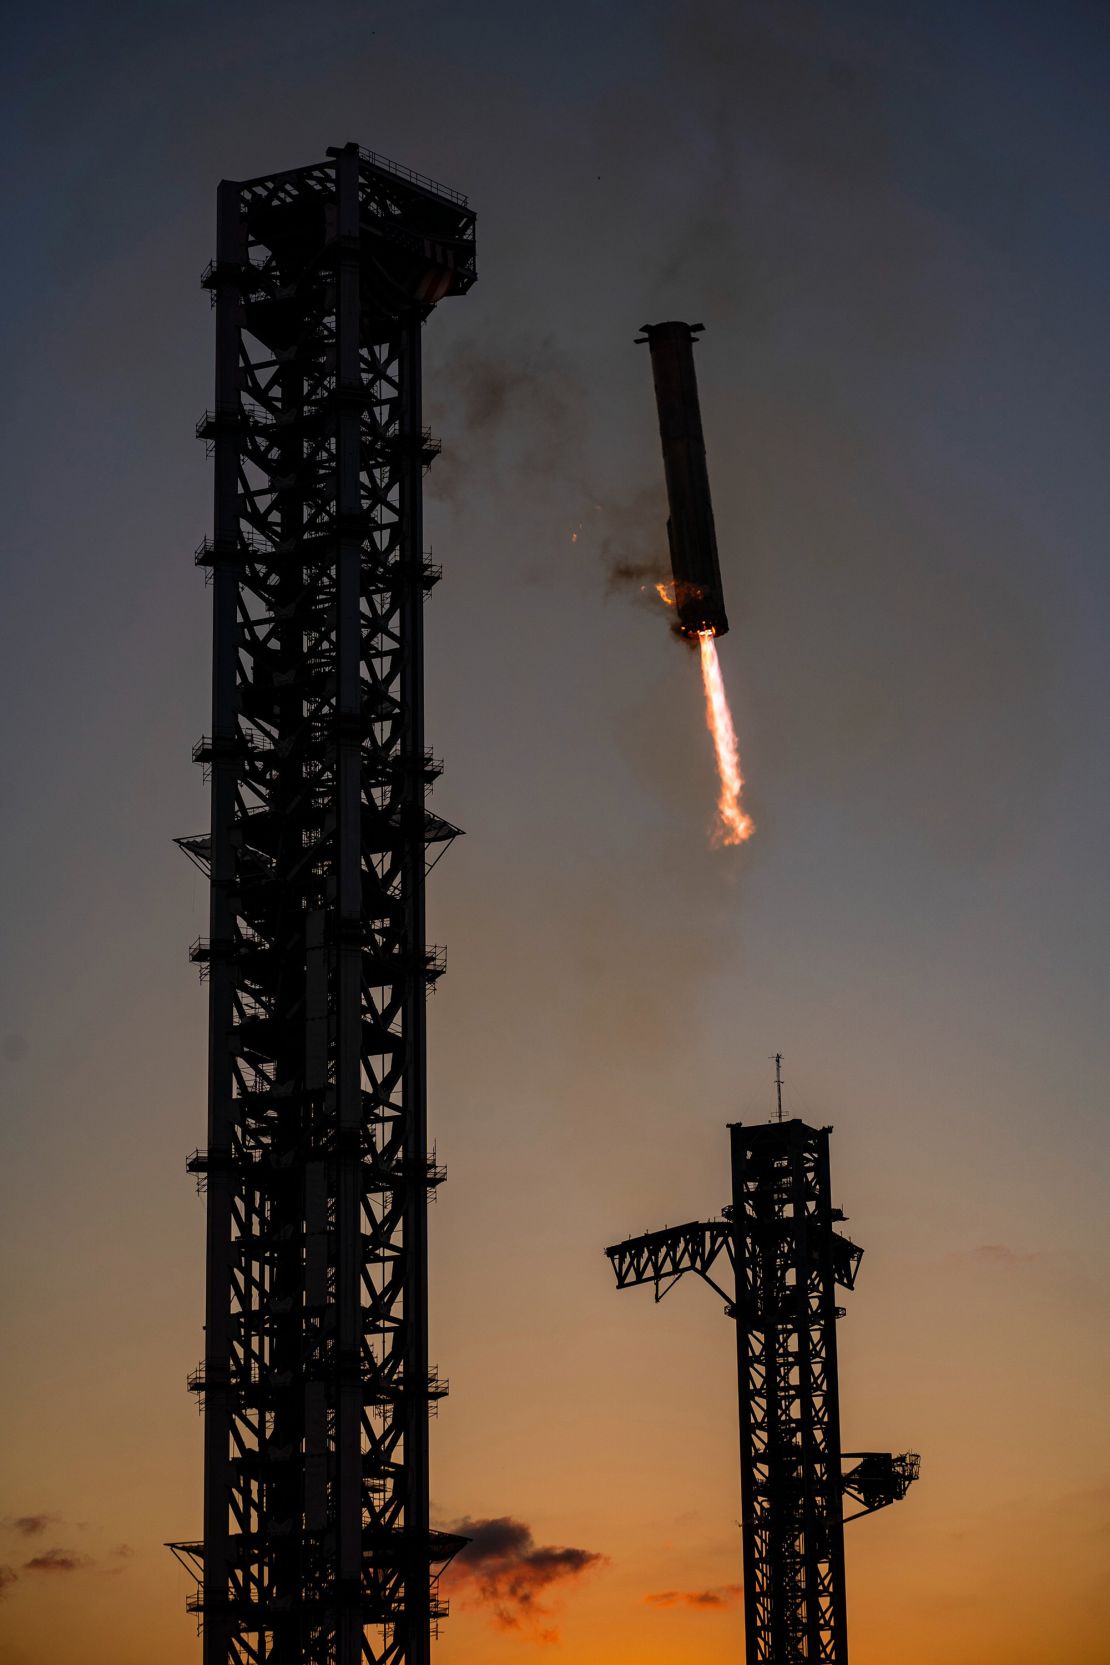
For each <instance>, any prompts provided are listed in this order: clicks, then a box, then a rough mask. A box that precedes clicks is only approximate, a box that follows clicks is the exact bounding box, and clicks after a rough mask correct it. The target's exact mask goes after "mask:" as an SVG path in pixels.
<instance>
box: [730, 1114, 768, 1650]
mask: <svg viewBox="0 0 1110 1665" xmlns="http://www.w3.org/2000/svg"><path fill="white" fill-rule="evenodd" d="M742 1131H743V1130H742V1128H741V1127H740V1126H739V1124H736V1123H733V1124H730V1126H729V1154H730V1157H731V1168H732V1214H731V1227H732V1266H733V1274H734V1281H735V1290H736V1294H735V1299H734V1301H733V1307H732V1314H731V1316H732V1317H733V1318H734V1319H735V1321H736V1379H737V1381H738V1382H739V1384H740V1394H739V1420H740V1517H741V1531H740V1553H741V1565H742V1567H743V1575H744V1657H745V1659H746V1660H747V1661H749V1665H754V1661H756V1660H757V1659H758V1658H759V1652H758V1626H757V1606H756V1591H757V1588H758V1582H757V1581H758V1562H757V1558H756V1548H755V1544H756V1508H757V1502H756V1495H755V1473H754V1468H753V1464H752V1452H753V1451H754V1449H755V1428H754V1423H753V1417H752V1395H751V1393H750V1392H749V1390H748V1389H749V1383H750V1382H751V1381H752V1379H753V1377H754V1376H757V1375H758V1373H759V1371H760V1369H762V1370H763V1371H766V1368H767V1365H766V1349H765V1348H764V1350H763V1354H762V1357H759V1356H758V1355H753V1351H752V1349H753V1342H754V1335H755V1334H758V1332H754V1333H753V1330H752V1327H751V1321H750V1318H748V1317H747V1316H746V1315H747V1313H748V1311H749V1307H750V1296H749V1283H750V1276H749V1271H748V1258H749V1257H748V1231H747V1211H746V1208H745V1204H744V1146H743V1143H742V1140H741V1133H742Z"/></svg>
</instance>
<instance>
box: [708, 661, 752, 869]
mask: <svg viewBox="0 0 1110 1665" xmlns="http://www.w3.org/2000/svg"><path fill="white" fill-rule="evenodd" d="M698 646H699V648H700V649H701V679H702V683H703V685H704V687H705V720H706V722H707V723H708V724H709V732H710V734H711V735H712V736H713V748H714V750H715V751H716V753H717V774H718V776H719V777H720V782H721V790H720V793H719V794H718V797H717V825H716V826H715V828H714V829H713V831H714V843H716V844H742V843H743V842H744V840H745V839H746V838H750V837H751V836H752V833H753V832H754V831H755V823H754V822H753V820H752V818H751V816H750V815H746V814H745V812H744V811H743V810H742V809H741V808H740V793H741V792H742V791H743V788H744V777H743V775H741V773H740V748H739V746H738V745H737V743H736V730H735V728H733V726H732V712H731V711H730V710H729V708H728V696H727V694H726V693H725V683H724V678H723V677H722V675H721V664H720V660H719V659H718V658H717V644H716V642H715V641H714V640H713V632H712V631H711V630H699V631H698Z"/></svg>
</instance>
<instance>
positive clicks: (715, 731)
mask: <svg viewBox="0 0 1110 1665" xmlns="http://www.w3.org/2000/svg"><path fill="white" fill-rule="evenodd" d="M701 328H702V326H701V325H700V324H684V323H679V322H677V321H671V322H669V323H665V324H645V325H644V326H643V334H642V335H641V336H639V337H637V339H638V340H640V341H646V343H647V345H648V347H649V348H650V350H651V367H652V375H653V378H654V381H655V402H656V406H657V408H658V411H659V437H660V439H661V440H662V444H663V470H664V473H665V475H666V481H667V506H668V508H669V510H670V514H669V517H668V520H667V541H668V543H669V544H670V550H671V572H672V574H673V582H672V583H670V584H657V585H656V589H657V591H658V592H659V595H660V596H661V597H662V599H663V600H664V601H665V602H666V603H667V606H668V607H673V608H674V609H675V613H676V623H675V630H676V631H677V632H678V634H679V635H680V636H683V637H685V639H686V640H687V641H688V642H691V643H693V642H697V644H698V651H699V653H700V655H701V676H702V684H703V686H704V689H705V717H706V722H707V723H708V724H709V732H710V734H711V735H712V736H713V747H714V750H715V752H716V755H717V774H718V776H719V778H720V792H719V795H718V798H717V824H716V827H715V829H714V840H713V841H714V843H716V844H742V843H743V842H744V840H745V839H746V838H750V837H751V835H752V833H753V832H754V831H755V826H754V823H753V822H752V819H751V816H750V815H747V814H746V813H745V812H744V810H743V809H741V807H740V794H741V791H742V790H743V786H744V780H743V776H742V775H741V773H740V750H739V747H738V745H737V743H736V729H735V727H734V725H733V721H732V712H731V711H730V710H729V706H728V696H727V695H726V693H725V685H724V679H723V678H722V676H721V666H720V662H719V661H718V658H717V644H716V641H715V638H716V637H717V636H723V635H724V634H725V632H726V631H727V630H728V618H727V616H726V614H725V603H724V596H723V594H722V590H721V568H720V562H719V561H718V558H717V534H716V531H715V529H714V525H713V505H712V502H711V501H710V496H709V474H708V470H707V468H706V462H705V441H704V439H703V437H702V427H701V409H700V407H699V404H698V384H697V378H696V375H695V372H694V341H695V338H696V336H697V335H698V333H699V332H700V330H701Z"/></svg>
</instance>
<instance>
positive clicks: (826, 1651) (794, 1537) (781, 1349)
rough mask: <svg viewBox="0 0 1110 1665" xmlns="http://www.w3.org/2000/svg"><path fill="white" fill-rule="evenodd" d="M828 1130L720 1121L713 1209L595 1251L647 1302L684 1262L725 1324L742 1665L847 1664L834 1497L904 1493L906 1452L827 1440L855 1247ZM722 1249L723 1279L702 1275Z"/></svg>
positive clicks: (838, 1504)
mask: <svg viewBox="0 0 1110 1665" xmlns="http://www.w3.org/2000/svg"><path fill="white" fill-rule="evenodd" d="M780 1102H781V1099H780ZM830 1131H831V1130H830V1129H829V1128H827V1127H826V1128H813V1127H807V1126H806V1124H805V1123H804V1122H801V1121H774V1122H769V1123H764V1124H756V1125H752V1126H747V1127H745V1126H741V1125H739V1124H736V1125H734V1126H732V1127H731V1129H730V1132H731V1137H732V1203H731V1205H730V1206H729V1207H727V1208H725V1209H724V1210H723V1213H722V1217H721V1218H720V1219H716V1220H709V1221H692V1222H690V1223H689V1224H687V1225H684V1226H674V1227H669V1228H667V1229H666V1230H664V1231H658V1232H650V1233H648V1234H647V1235H646V1236H643V1237H637V1238H630V1239H628V1240H627V1241H626V1242H624V1243H619V1244H616V1245H615V1246H614V1247H613V1248H610V1249H607V1250H606V1251H605V1252H606V1254H607V1255H608V1256H609V1259H610V1260H611V1262H612V1264H613V1270H614V1272H615V1273H616V1278H617V1287H618V1288H619V1289H626V1288H629V1287H631V1286H632V1285H634V1284H642V1283H651V1284H653V1285H654V1288H655V1298H656V1300H657V1301H659V1300H661V1299H662V1298H663V1296H664V1295H665V1294H666V1293H667V1291H668V1289H670V1287H671V1285H672V1284H673V1282H674V1281H675V1279H677V1278H679V1277H681V1276H682V1274H683V1273H685V1272H695V1273H697V1274H698V1276H699V1277H701V1278H703V1279H704V1280H705V1282H706V1283H708V1284H709V1285H710V1287H711V1288H713V1289H714V1290H716V1292H717V1293H718V1294H719V1295H721V1296H722V1297H723V1299H724V1301H725V1311H726V1313H727V1315H728V1316H729V1317H730V1318H732V1319H734V1320H735V1322H736V1354H737V1366H738V1376H739V1390H740V1493H741V1508H742V1514H743V1519H742V1523H741V1536H742V1547H743V1566H744V1633H745V1651H746V1657H747V1660H748V1665H757V1662H758V1665H763V1662H767V1665H813V1662H816V1661H821V1662H828V1665H847V1660H848V1633H847V1613H846V1601H845V1589H844V1521H845V1515H844V1506H845V1499H846V1498H849V1499H851V1500H852V1501H853V1503H854V1504H855V1505H858V1507H857V1509H856V1513H855V1514H853V1515H850V1516H848V1517H847V1518H848V1519H856V1518H858V1516H859V1515H862V1514H870V1513H871V1512H872V1511H873V1510H875V1509H880V1508H882V1507H884V1505H886V1504H888V1503H893V1502H895V1501H896V1500H898V1499H899V1498H902V1497H904V1496H905V1495H906V1492H907V1490H908V1488H909V1485H910V1483H911V1481H913V1480H915V1479H916V1478H917V1474H918V1471H919V1466H920V1464H919V1459H918V1457H917V1456H916V1455H915V1454H914V1453H912V1452H906V1453H904V1454H903V1455H901V1456H896V1457H895V1456H891V1455H889V1454H888V1453H886V1452H876V1451H866V1452H861V1451H857V1452H849V1453H842V1452H841V1449H840V1400H839V1386H838V1378H837V1358H836V1323H837V1319H838V1318H839V1317H841V1316H842V1314H843V1310H844V1309H843V1308H842V1307H840V1306H838V1305H837V1286H838V1285H839V1286H840V1287H841V1288H843V1289H851V1288H853V1286H854V1284H855V1280H856V1273H857V1271H858V1269H859V1263H860V1258H861V1256H862V1253H863V1251H862V1249H858V1248H857V1247H856V1245H855V1244H854V1243H851V1242H850V1241H849V1240H848V1239H847V1238H846V1237H844V1236H842V1235H841V1233H839V1232H838V1231H836V1230H835V1229H834V1228H835V1225H836V1223H838V1222H839V1221H841V1220H843V1218H844V1216H843V1214H842V1213H841V1212H840V1210H839V1209H837V1208H834V1207H833V1206H832V1198H831V1192H830V1185H829V1133H830ZM722 1259H724V1260H726V1261H727V1262H728V1263H729V1264H730V1266H731V1270H732V1280H731V1281H732V1289H731V1290H728V1289H727V1288H723V1287H722V1286H721V1285H719V1284H718V1283H717V1282H716V1281H715V1280H714V1278H713V1276H712V1275H711V1274H712V1272H713V1270H714V1267H715V1266H716V1264H717V1263H718V1261H720V1260H722ZM845 1464H848V1465H850V1466H848V1467H845Z"/></svg>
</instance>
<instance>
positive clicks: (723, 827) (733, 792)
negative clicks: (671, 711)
mask: <svg viewBox="0 0 1110 1665" xmlns="http://www.w3.org/2000/svg"><path fill="white" fill-rule="evenodd" d="M655 590H656V594H657V595H658V596H659V599H660V600H661V601H664V602H666V604H667V606H668V607H673V606H674V605H675V600H674V594H673V587H672V586H671V585H670V584H656V586H655ZM680 634H684V635H685V634H686V633H685V632H680ZM687 639H690V638H689V637H688V638H687ZM693 639H694V640H696V641H697V644H698V652H699V655H700V657H701V683H702V688H703V689H704V690H705V722H706V726H707V728H708V729H709V733H710V735H711V737H712V740H713V750H714V753H715V754H716V758H717V779H718V781H719V783H720V789H719V791H718V794H717V820H716V824H715V826H714V828H713V842H714V844H743V842H744V840H745V839H746V838H750V837H751V836H752V833H753V832H754V831H755V822H754V821H753V820H752V818H751V816H750V815H749V814H748V813H747V812H746V810H744V809H742V808H741V806H740V794H741V793H742V792H743V790H744V777H743V775H742V774H741V773H740V746H739V743H738V742H737V739H736V725H735V724H734V723H733V720H732V711H731V710H730V708H729V703H728V695H727V694H726V693H725V679H724V677H723V676H722V675H721V661H720V660H719V659H718V657H717V643H716V641H715V640H714V636H713V632H712V630H699V631H698V632H697V633H696V636H694V637H693Z"/></svg>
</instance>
